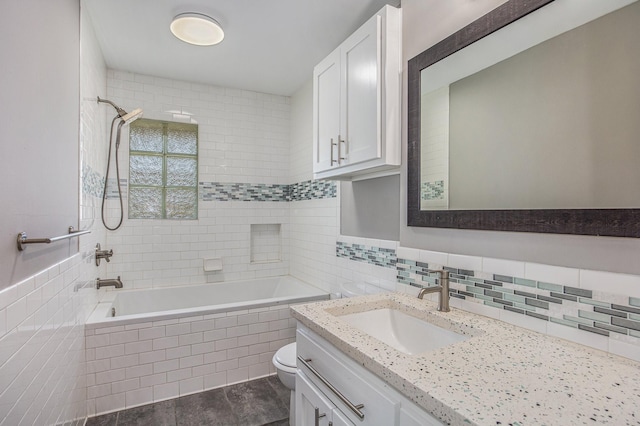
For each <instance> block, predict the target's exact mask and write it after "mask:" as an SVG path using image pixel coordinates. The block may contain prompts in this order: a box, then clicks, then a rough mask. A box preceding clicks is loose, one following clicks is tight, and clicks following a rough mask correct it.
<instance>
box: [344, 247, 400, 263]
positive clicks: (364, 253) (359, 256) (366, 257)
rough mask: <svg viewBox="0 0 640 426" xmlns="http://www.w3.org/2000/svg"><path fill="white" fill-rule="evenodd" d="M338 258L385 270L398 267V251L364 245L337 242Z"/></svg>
mask: <svg viewBox="0 0 640 426" xmlns="http://www.w3.org/2000/svg"><path fill="white" fill-rule="evenodd" d="M336 257H345V258H348V259H349V260H353V261H356V262H364V263H370V264H372V265H376V266H382V267H384V268H395V267H396V259H397V258H396V251H395V250H394V249H386V248H381V247H371V246H365V245H363V244H348V243H343V242H341V241H337V242H336Z"/></svg>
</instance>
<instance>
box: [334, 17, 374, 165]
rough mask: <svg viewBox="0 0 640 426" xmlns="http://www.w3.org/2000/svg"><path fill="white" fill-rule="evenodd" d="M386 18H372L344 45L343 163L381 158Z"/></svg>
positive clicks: (342, 51) (342, 94) (342, 53)
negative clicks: (382, 51)
mask: <svg viewBox="0 0 640 426" xmlns="http://www.w3.org/2000/svg"><path fill="white" fill-rule="evenodd" d="M381 21H382V18H381V17H380V16H378V15H376V16H374V17H373V18H372V19H370V20H369V21H368V22H367V23H366V24H364V25H363V26H362V27H360V28H359V29H358V30H357V31H356V32H355V33H353V34H352V35H351V37H349V38H348V39H347V40H346V41H345V42H344V43H343V44H342V45H341V51H340V60H341V64H342V76H343V78H342V81H343V82H344V83H343V85H342V87H341V89H342V92H341V101H342V102H341V105H340V107H341V108H340V109H341V111H344V114H342V116H343V121H342V123H341V129H340V133H341V141H340V143H341V144H343V146H342V147H340V148H341V153H342V152H344V155H343V157H344V158H345V160H343V163H341V164H356V163H360V162H362V161H366V160H373V159H377V158H380V157H381V155H382V153H381V141H380V137H381V134H380V114H379V111H378V109H379V105H380V100H381V99H380V82H381V79H380V72H381V66H380V65H381V64H380V28H381Z"/></svg>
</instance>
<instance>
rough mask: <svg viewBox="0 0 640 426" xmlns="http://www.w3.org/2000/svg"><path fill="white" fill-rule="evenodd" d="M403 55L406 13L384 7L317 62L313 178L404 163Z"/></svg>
mask: <svg viewBox="0 0 640 426" xmlns="http://www.w3.org/2000/svg"><path fill="white" fill-rule="evenodd" d="M401 54H402V51H401V12H400V9H397V8H394V7H391V6H385V7H384V8H383V9H381V10H380V12H378V13H377V14H376V15H374V16H373V17H372V18H371V19H370V20H369V21H367V22H366V23H365V24H364V25H363V26H362V27H360V28H359V29H358V30H356V32H354V33H353V34H352V35H351V36H350V37H349V38H347V39H346V40H345V41H344V42H343V43H342V44H341V45H340V46H339V47H338V48H337V49H336V50H334V51H333V52H332V53H331V54H330V55H329V56H327V57H326V58H325V59H324V60H323V61H322V62H320V63H319V64H318V65H316V67H315V68H314V72H313V177H314V179H325V178H332V179H352V178H354V177H357V176H360V175H363V174H370V173H372V172H380V171H385V170H389V169H397V168H398V166H400V162H401V151H400V145H401V134H400V122H401V103H400V93H401V84H400V82H401V73H402V71H401Z"/></svg>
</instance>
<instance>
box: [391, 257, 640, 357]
mask: <svg viewBox="0 0 640 426" xmlns="http://www.w3.org/2000/svg"><path fill="white" fill-rule="evenodd" d="M396 269H397V272H398V280H399V282H404V283H409V284H410V285H412V286H416V287H424V286H426V285H428V284H432V283H434V282H436V281H435V277H434V276H433V275H432V276H429V274H426V269H428V264H425V263H422V262H417V261H415V260H411V259H403V258H399V259H397V261H396ZM445 269H447V270H449V271H450V272H451V275H450V279H451V281H450V284H451V295H452V297H455V298H458V299H464V300H469V301H473V300H475V301H476V302H480V303H482V304H484V305H486V306H491V307H493V308H496V309H504V310H508V311H510V312H514V313H518V314H521V315H526V316H528V317H531V318H536V319H539V320H543V321H550V322H553V323H556V324H560V325H563V326H566V327H571V328H579V329H580V330H583V331H587V332H590V333H595V334H599V335H603V336H610V334H611V333H615V334H622V335H627V336H629V337H630V338H634V339H638V342H637V343H638V345H640V299H639V298H632V297H630V298H629V305H624V304H622V305H620V304H615V303H611V302H604V301H602V300H594V299H593V292H592V291H591V290H586V289H582V288H577V287H572V286H564V285H561V284H556V283H549V282H542V281H534V280H530V279H525V278H519V277H512V276H508V275H500V274H493V275H491V278H492V279H485V278H480V277H478V275H480V276H482V274H478V273H477V272H474V271H470V270H464V269H456V268H450V267H445ZM427 281H428V282H427ZM576 315H577V316H576Z"/></svg>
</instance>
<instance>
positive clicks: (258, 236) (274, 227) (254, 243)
mask: <svg viewBox="0 0 640 426" xmlns="http://www.w3.org/2000/svg"><path fill="white" fill-rule="evenodd" d="M280 230H281V226H280V224H279V223H275V224H252V225H251V263H270V262H280V261H282V236H281V234H280Z"/></svg>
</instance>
